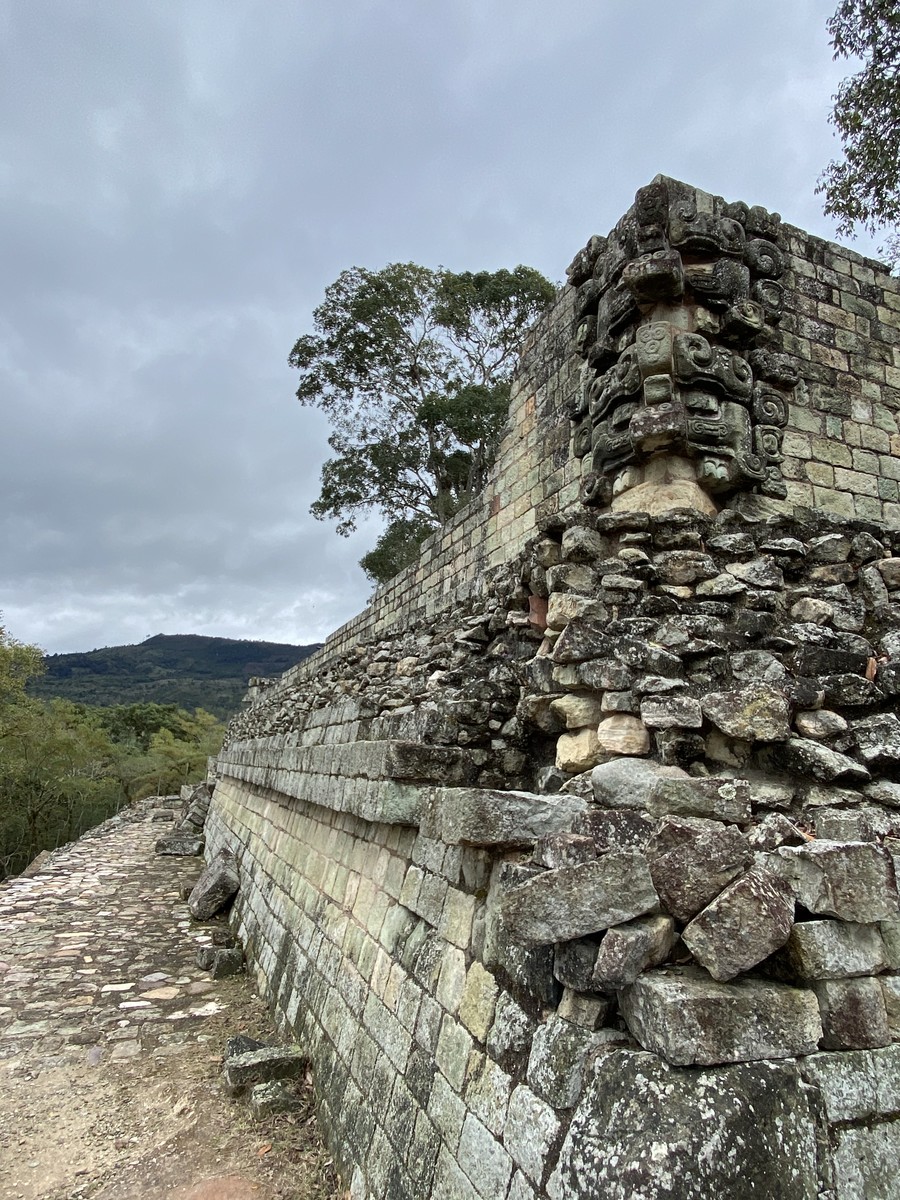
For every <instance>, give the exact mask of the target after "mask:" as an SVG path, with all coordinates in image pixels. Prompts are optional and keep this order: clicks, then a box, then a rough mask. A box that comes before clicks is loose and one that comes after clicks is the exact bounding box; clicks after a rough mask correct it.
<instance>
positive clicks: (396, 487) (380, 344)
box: [288, 263, 555, 582]
mask: <svg viewBox="0 0 900 1200" xmlns="http://www.w3.org/2000/svg"><path fill="white" fill-rule="evenodd" d="M554 294H555V289H554V287H553V285H552V284H551V283H550V282H549V281H548V280H546V279H545V278H544V277H543V276H542V275H541V274H540V273H539V272H538V271H535V270H533V269H532V268H530V267H522V266H519V267H516V269H515V270H514V271H505V270H501V271H494V272H490V271H480V272H476V273H474V274H473V273H471V272H464V273H462V274H456V273H454V272H452V271H446V270H444V269H439V270H437V271H434V270H430V269H429V268H428V267H422V266H418V265H417V264H415V263H393V264H391V265H390V266H387V267H384V268H383V269H382V270H380V271H368V270H366V269H364V268H362V267H353V268H351V269H350V270H347V271H343V272H342V273H341V275H340V276H339V277H338V278H337V279H336V280H335V282H334V283H333V284H331V286H330V287H328V288H327V289H326V291H325V298H324V300H323V302H322V303H321V304H320V305H319V307H318V308H317V309H316V310H315V312H314V314H313V319H314V323H315V328H316V332H315V333H313V334H305V335H304V336H302V337H301V338H299V339H298V341H297V342H296V344H295V346H294V348H293V350H292V351H291V354H290V357H289V360H288V361H289V362H290V364H291V366H293V367H296V368H297V369H298V370H299V371H300V373H301V381H300V386H299V388H298V389H297V397H298V399H299V400H300V403H301V404H305V405H312V406H315V407H317V408H319V409H321V410H322V412H324V413H325V415H326V416H327V417H328V419H329V421H330V423H331V426H332V433H331V436H330V437H329V439H328V442H329V445H330V446H331V448H332V450H334V451H335V457H334V458H331V459H329V460H328V461H327V462H326V463H325V465H324V467H323V468H322V489H321V493H320V495H319V498H318V499H317V500H316V501H315V503H314V504H313V505H312V508H311V511H312V513H313V515H314V516H316V517H317V518H319V519H320V520H324V519H325V518H328V517H331V518H334V519H337V520H338V521H339V524H338V532H339V533H341V534H344V535H346V534H348V533H350V531H351V530H353V529H355V528H356V521H357V519H358V517H359V516H360V515H362V514H364V513H366V512H370V511H373V510H374V511H377V512H379V513H380V514H381V515H382V516H384V517H385V518H386V519H387V522H388V525H387V529H386V530H385V533H384V534H383V535H382V537H381V539H380V540H379V542H378V545H377V546H376V548H375V550H374V551H372V552H371V553H370V554H367V555H366V556H365V558H364V559H363V560H362V564H361V565H362V566H363V569H364V570H365V571H366V572H367V574H368V575H369V576H370V578H372V579H375V580H377V581H379V582H382V581H384V580H386V579H389V578H390V577H391V576H392V575H394V574H395V573H396V572H397V571H398V570H400V569H401V568H402V567H403V566H405V565H407V563H408V562H410V561H412V560H413V558H414V557H415V554H416V552H417V548H418V546H419V544H420V543H421V541H422V540H423V539H424V538H425V537H426V536H427V535H428V533H430V532H431V531H432V530H434V529H437V528H439V527H440V526H441V525H443V524H445V523H446V522H447V521H448V520H449V519H450V518H451V517H452V516H453V515H454V514H455V513H456V512H458V511H459V509H460V508H461V507H462V506H463V505H464V504H465V503H466V502H467V501H468V500H469V499H470V498H471V497H472V496H474V495H475V494H476V493H477V492H478V491H479V490H480V489H481V488H482V487H483V486H484V482H485V479H486V475H487V471H488V469H489V467H490V465H491V463H492V462H493V460H494V456H495V454H496V450H497V444H498V441H499V437H500V431H501V429H502V427H503V424H504V421H505V419H506V413H507V408H508V402H509V385H510V379H511V377H512V372H513V369H514V367H515V364H516V360H517V357H518V352H519V347H520V344H521V341H522V337H523V335H524V333H525V331H526V329H527V328H528V326H529V325H531V323H532V322H533V321H534V320H535V318H536V317H538V316H539V315H540V314H541V313H542V312H543V311H544V310H545V309H546V308H547V307H548V305H549V304H550V302H551V300H552V299H553V296H554Z"/></svg>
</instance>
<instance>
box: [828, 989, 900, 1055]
mask: <svg viewBox="0 0 900 1200" xmlns="http://www.w3.org/2000/svg"><path fill="white" fill-rule="evenodd" d="M813 987H814V990H815V993H816V996H817V997H818V1000H819V1010H820V1012H821V1016H822V1030H823V1034H822V1046H823V1048H824V1049H825V1050H875V1049H878V1048H879V1047H880V1046H888V1045H890V1041H891V1031H890V1027H889V1025H888V1017H887V1010H886V1007H885V1002H884V993H883V992H882V989H881V986H880V985H879V982H878V980H877V979H872V978H871V977H869V976H863V977H861V978H858V979H828V980H824V981H823V982H821V983H816V984H814V985H813Z"/></svg>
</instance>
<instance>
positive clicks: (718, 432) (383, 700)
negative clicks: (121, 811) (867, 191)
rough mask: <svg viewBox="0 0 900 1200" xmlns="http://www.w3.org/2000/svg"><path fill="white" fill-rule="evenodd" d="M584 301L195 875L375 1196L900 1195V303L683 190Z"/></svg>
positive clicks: (525, 378)
mask: <svg viewBox="0 0 900 1200" xmlns="http://www.w3.org/2000/svg"><path fill="white" fill-rule="evenodd" d="M654 222H655V224H654ZM751 243H753V245H752V246H751V245H750V244H751ZM758 243H763V244H764V248H765V254H763V252H762V250H761V249H760V245H759V244H758ZM748 246H750V248H749V249H748ZM723 247H724V248H723ZM773 247H774V249H772V248H773ZM723 261H724V262H725V263H726V266H725V267H722V266H721V265H718V264H721V262H723ZM735 264H737V266H735ZM760 264H762V266H760ZM661 276H662V277H663V278H662V282H660V277H661ZM570 278H572V279H573V284H572V286H570V287H568V288H567V289H565V291H564V292H563V294H562V295H561V298H560V300H559V302H558V304H557V306H556V308H555V309H554V311H553V312H552V313H551V314H550V315H549V316H548V318H547V319H546V320H545V322H543V323H542V324H541V325H540V326H539V327H538V329H537V330H536V331H535V336H534V338H533V339H532V341H531V343H530V345H529V347H528V349H527V353H526V356H525V360H524V364H523V371H522V374H521V375H520V377H519V383H518V385H517V386H516V388H515V389H514V392H513V399H512V407H511V417H510V425H509V430H508V433H507V436H506V438H505V439H504V442H503V446H502V449H501V455H500V459H499V461H498V465H497V467H496V469H495V473H494V476H493V478H492V481H491V484H490V486H489V488H488V491H487V493H486V495H485V497H484V499H483V503H481V504H480V505H477V506H475V507H474V508H473V510H472V511H469V512H467V513H464V514H461V516H460V517H459V518H458V519H457V522H456V524H455V525H454V526H453V528H452V529H450V530H449V531H447V533H446V535H445V536H444V537H443V538H442V539H441V540H440V542H437V541H434V542H433V543H432V544H431V545H429V546H428V547H426V550H425V553H424V555H423V560H422V562H421V563H420V564H419V565H418V567H415V568H411V569H410V570H409V571H408V572H405V573H404V574H403V575H402V576H400V577H399V578H398V579H397V580H396V581H394V582H393V583H392V584H391V585H388V587H386V588H383V589H380V591H379V592H378V593H376V595H375V597H374V598H373V602H372V604H371V605H370V607H369V608H368V609H367V610H366V612H365V613H363V614H362V615H361V616H360V617H359V618H357V619H356V620H355V621H354V622H351V623H350V624H349V625H347V626H345V627H344V628H343V629H342V630H339V631H338V632H337V634H335V635H334V636H333V637H332V638H331V639H329V642H328V643H327V644H326V646H325V647H324V649H323V651H321V652H320V653H319V654H318V655H316V656H314V657H313V658H312V659H310V660H307V661H306V662H304V663H302V664H300V665H299V666H298V667H297V668H294V669H293V670H292V671H291V672H289V673H288V674H287V675H286V676H285V677H284V678H283V679H282V680H281V681H278V682H277V683H274V684H273V685H271V686H269V687H265V688H261V689H259V690H258V691H257V693H256V694H255V696H254V698H253V701H252V703H251V704H249V705H248V707H247V709H246V711H245V712H244V713H243V714H241V716H240V717H239V718H237V719H236V720H235V721H234V722H233V723H232V725H231V727H230V729H229V734H228V737H227V739H226V744H225V747H224V748H223V751H222V754H221V756H220V758H219V760H218V764H217V769H218V774H219V782H218V784H217V787H216V791H215V795H214V800H213V805H212V808H211V810H210V814H209V817H208V821H207V846H208V851H209V852H211V853H215V852H216V851H217V850H218V849H219V848H221V847H222V846H225V845H227V846H229V847H230V848H231V849H233V850H234V852H235V854H236V855H237V857H238V862H239V865H240V873H241V881H242V882H241V890H240V893H239V896H238V899H237V902H236V906H235V911H234V921H235V925H236V928H237V930H238V932H239V935H240V937H241V938H242V940H243V942H244V945H245V948H246V951H247V955H248V960H249V963H250V966H251V969H252V970H253V972H254V973H255V975H256V978H257V981H258V984H259V986H260V988H261V990H263V991H264V993H265V994H266V995H267V996H268V997H269V999H270V1001H271V1004H272V1006H273V1009H274V1010H275V1012H276V1013H277V1015H278V1018H279V1021H280V1022H281V1024H282V1025H283V1027H284V1029H285V1031H286V1033H287V1034H289V1035H290V1036H296V1037H297V1038H298V1039H299V1040H300V1041H301V1042H302V1044H303V1045H304V1046H305V1047H306V1048H307V1049H308V1050H309V1053H310V1055H311V1057H312V1060H313V1065H314V1070H315V1074H316V1079H317V1085H318V1091H319V1096H320V1105H321V1116H322V1119H323V1122H324V1125H325V1128H326V1130H327V1131H328V1136H329V1138H330V1141H331V1145H332V1148H333V1150H334V1153H335V1156H336V1158H337V1160H338V1162H339V1163H340V1164H341V1166H342V1169H343V1170H344V1172H345V1173H346V1176H347V1179H348V1181H350V1182H351V1185H352V1186H351V1190H352V1194H353V1195H354V1197H373V1198H378V1200H382V1198H387V1197H390V1198H391V1200H394V1198H397V1200H402V1198H404V1197H410V1198H412V1197H422V1196H434V1197H453V1198H462V1197H465V1198H468V1197H473V1198H474V1197H479V1196H480V1197H485V1198H487V1197H490V1198H491V1200H493V1198H495V1197H504V1198H507V1200H527V1198H529V1197H550V1200H569V1198H580V1197H585V1198H587V1197H589V1196H590V1197H593V1196H596V1195H601V1194H602V1195H604V1196H610V1197H622V1200H624V1198H625V1197H632V1196H636V1195H639V1196H642V1197H660V1198H661V1197H671V1198H672V1200H675V1198H679V1200H684V1198H689V1197H698V1198H699V1197H704V1198H708V1197H725V1196H728V1197H737V1198H738V1200H740V1198H741V1197H750V1196H758V1195H760V1194H770V1195H772V1196H777V1197H784V1198H790V1200H794V1198H797V1200H799V1198H801V1197H802V1198H803V1200H806V1198H810V1200H811V1198H812V1197H821V1198H822V1200H825V1198H826V1197H830V1198H833V1200H849V1198H850V1197H859V1196H867V1197H869V1196H871V1197H876V1196H885V1197H887V1196H895V1195H900V1192H898V1190H897V1185H896V1182H895V1172H894V1169H893V1162H894V1161H895V1159H896V1156H897V1153H898V1151H900V1045H898V1044H897V1042H898V1040H900V898H898V892H897V882H896V873H895V861H896V856H897V855H898V853H900V782H898V781H900V720H898V719H897V717H896V716H895V715H894V711H893V710H894V708H895V706H896V697H897V695H898V694H900V668H898V666H897V663H900V528H898V526H900V522H897V520H896V516H897V512H898V511H900V510H898V509H897V502H896V494H895V493H894V492H892V491H891V488H890V487H887V486H885V485H886V484H888V483H891V482H892V479H893V475H892V467H893V465H894V464H896V463H897V462H898V461H900V459H898V458H895V457H893V454H892V451H893V450H895V449H896V446H895V445H894V444H893V443H891V441H890V439H891V438H892V437H894V438H896V436H897V435H896V426H895V425H892V422H893V421H894V416H893V414H894V412H895V411H896V410H897V409H900V391H898V390H897V382H898V381H897V379H896V378H895V376H896V373H897V367H896V366H895V362H894V357H893V356H894V355H895V354H896V351H895V350H894V349H893V345H894V343H893V337H894V336H895V331H896V328H897V324H898V322H897V314H898V310H900V305H898V304H897V303H896V302H897V298H898V292H897V290H896V286H895V284H894V283H893V282H892V281H890V280H889V279H887V278H886V277H885V276H884V274H883V273H878V274H876V265H874V264H871V263H865V262H864V261H863V260H862V259H860V258H858V256H854V255H852V254H850V253H848V252H845V251H842V250H840V249H839V248H838V247H834V246H828V245H826V244H825V243H821V242H818V241H816V240H815V239H810V238H808V237H807V235H805V234H802V233H801V232H800V231H797V230H791V229H785V227H784V226H782V225H781V224H780V222H779V221H778V220H777V218H775V217H773V216H772V215H771V214H767V213H765V211H764V210H761V209H749V208H747V207H746V206H741V205H725V202H724V201H721V200H719V199H718V198H715V197H708V196H704V195H703V194H702V193H695V192H694V191H693V190H692V189H687V188H686V187H685V185H681V184H676V183H674V182H673V181H666V180H663V181H660V180H657V181H654V184H653V185H650V188H648V189H642V190H641V192H639V193H638V197H637V201H636V206H635V209H634V210H632V212H631V213H630V214H628V215H626V217H625V218H623V221H622V222H620V224H619V226H617V229H616V231H614V232H613V234H612V235H610V238H609V239H592V241H591V242H590V243H589V244H588V247H587V249H586V251H584V252H582V254H581V255H579V256H578V257H577V258H576V260H575V263H573V267H572V268H571V269H570ZM598 281H599V282H598ZM774 285H777V286H774ZM742 289H743V291H742ZM626 293H627V294H626ZM635 300H636V302H637V303H636V304H635V303H634V301H635ZM676 302H677V303H676ZM623 314H625V315H624V316H623ZM629 321H630V322H631V324H630V325H629V323H628V322H629ZM586 322H587V331H585V323H586ZM642 330H649V331H650V334H651V335H652V339H653V340H654V342H655V344H657V345H658V344H664V343H665V341H666V338H668V344H669V346H670V348H671V347H674V350H673V351H672V354H674V357H672V354H670V358H669V360H668V361H669V364H670V365H669V366H668V367H667V368H666V370H663V371H660V370H657V369H656V368H655V367H654V368H653V369H652V370H648V369H647V366H646V362H647V359H646V340H647V339H646V337H645V335H644V334H643V333H642V332H641V331H642ZM573 331H574V332H575V333H576V335H577V337H576V343H577V348H578V352H576V353H572V354H569V352H568V351H569V341H568V338H569V335H570V334H571V333H572V332H573ZM679 339H682V340H680V341H679ZM598 347H599V348H598ZM688 351H689V352H690V355H689V356H688ZM701 351H702V353H700V352H701ZM654 353H655V351H654ZM579 355H581V357H579ZM679 355H680V357H679ZM642 356H643V357H642ZM686 356H688V357H690V360H691V361H690V362H688V357H686ZM582 359H583V361H582ZM654 361H661V360H659V359H658V358H657V359H656V360H654ZM686 362H687V366H685V363H686ZM710 364H712V365H710ZM635 367H637V368H640V370H639V372H638V373H637V374H635V371H634V370H633V368H635ZM666 371H668V376H667V377H666V378H664V377H665V376H666ZM667 379H668V381H667ZM641 389H642V391H641ZM641 395H643V400H641ZM779 396H781V397H782V399H784V400H785V403H784V405H783V406H781V407H779V402H778V397H779ZM664 405H669V407H668V408H666V407H663V406H664ZM729 405H730V406H731V407H730V408H729ZM735 406H736V407H735ZM679 412H682V413H686V414H687V416H686V417H678V413H679ZM673 413H674V414H675V418H677V419H675V418H673ZM773 413H774V414H775V415H774V417H773V416H772V414H773ZM697 414H700V416H698V415H697ZM779 414H780V415H779ZM712 420H715V421H716V422H718V423H715V424H713V425H710V421H712ZM678 421H681V425H678ZM698 421H699V424H697V422H698ZM779 421H780V423H779ZM629 422H630V424H627V423H629ZM692 422H693V423H692ZM573 423H574V424H573ZM836 423H837V424H836ZM626 424H627V428H628V429H629V431H630V432H629V435H628V439H626V441H623V440H622V438H621V436H620V431H621V429H623V428H626ZM648 430H649V433H648ZM679 430H680V432H679ZM697 430H699V431H700V432H699V434H698V433H697ZM758 430H761V432H757V431H758ZM673 431H674V432H673ZM685 431H687V432H685ZM660 439H662V440H660ZM666 439H669V440H668V441H667V440H666ZM754 439H755V440H754ZM885 439H887V440H885ZM757 451H758V452H757ZM829 454H830V455H831V458H830V459H829V457H828V455H829ZM843 455H849V456H850V457H849V460H848V465H842V462H843V460H842V462H841V463H839V462H838V461H837V457H840V456H843ZM865 456H869V457H865ZM879 456H880V458H879ZM663 460H665V461H663ZM673 463H674V467H672V466H671V464H673ZM829 471H830V472H831V473H830V474H829ZM839 471H840V472H841V474H838V472H839ZM754 480H756V481H757V482H756V483H754V482H753V481H754ZM867 480H872V481H873V482H872V484H870V483H869V482H866V481H867ZM673 483H674V485H675V488H674V494H676V495H677V496H678V497H679V498H681V499H683V498H684V497H685V496H689V497H690V498H691V499H692V500H694V501H695V503H692V504H690V505H689V506H687V507H680V508H678V509H676V510H674V511H670V510H667V509H666V508H665V507H664V506H661V504H662V502H661V500H660V496H663V499H665V497H666V496H669V497H670V496H671V495H672V494H673V492H671V491H665V489H668V488H671V486H672V485H673ZM648 485H650V486H648ZM873 486H874V493H873V491H872V487H873ZM659 488H662V489H663V491H660V490H659ZM641 489H643V490H641ZM636 499H637V501H638V502H637V503H635V500H636ZM876 506H877V507H876Z"/></svg>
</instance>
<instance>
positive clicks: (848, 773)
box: [771, 738, 872, 783]
mask: <svg viewBox="0 0 900 1200" xmlns="http://www.w3.org/2000/svg"><path fill="white" fill-rule="evenodd" d="M771 753H772V755H773V756H774V758H775V761H776V762H777V764H778V765H780V766H783V767H784V768H785V770H788V771H792V772H794V773H795V774H797V775H806V776H809V775H812V777H813V778H814V779H821V780H822V781H823V782H824V783H832V782H834V781H836V780H840V782H842V783H868V781H869V780H870V779H871V778H872V776H871V774H870V773H869V771H868V769H867V768H866V767H864V766H862V764H861V763H858V762H856V761H855V760H854V759H852V758H848V757H847V755H846V754H839V753H838V752H837V750H832V749H830V747H828V746H823V745H821V744H820V743H819V742H815V741H813V740H812V739H811V738H791V739H790V741H787V742H783V743H782V744H781V745H779V746H775V747H773V749H772V751H771Z"/></svg>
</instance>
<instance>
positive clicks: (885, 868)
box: [765, 841, 900, 925]
mask: <svg viewBox="0 0 900 1200" xmlns="http://www.w3.org/2000/svg"><path fill="white" fill-rule="evenodd" d="M765 865H766V866H767V867H768V868H769V869H770V870H772V871H776V872H778V873H779V874H781V875H783V876H784V877H785V878H786V879H787V880H788V881H789V883H790V884H791V886H792V887H793V889H794V894H795V895H796V897H797V899H798V900H799V902H800V903H801V904H802V905H803V907H804V908H808V909H809V911H810V912H811V913H821V914H822V915H823V916H827V917H837V918H838V919H839V920H841V921H859V922H861V923H862V924H864V925H868V924H871V923H872V922H874V921H887V920H890V919H891V918H892V917H896V916H897V915H898V913H900V900H898V896H897V884H896V882H895V879H894V868H893V863H892V862H891V858H890V855H889V854H888V853H887V851H886V850H884V849H882V847H881V846H876V845H874V844H873V843H872V842H826V841H815V842H808V843H806V845H803V846H781V847H780V848H779V849H778V850H776V851H775V853H774V854H771V855H767V856H766V857H765Z"/></svg>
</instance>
